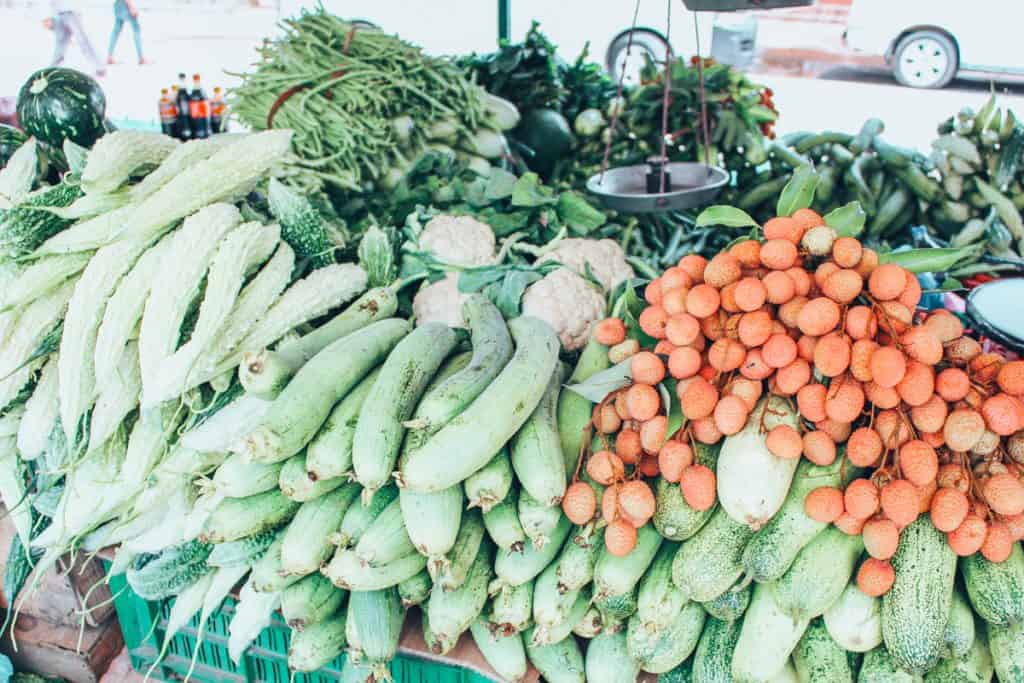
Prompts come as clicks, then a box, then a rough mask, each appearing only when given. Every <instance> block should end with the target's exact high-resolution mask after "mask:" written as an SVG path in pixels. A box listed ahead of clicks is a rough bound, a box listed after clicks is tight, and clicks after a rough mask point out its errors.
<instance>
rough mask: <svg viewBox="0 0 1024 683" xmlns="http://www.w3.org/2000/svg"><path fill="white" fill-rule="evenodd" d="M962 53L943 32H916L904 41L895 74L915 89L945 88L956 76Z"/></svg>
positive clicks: (894, 64)
mask: <svg viewBox="0 0 1024 683" xmlns="http://www.w3.org/2000/svg"><path fill="white" fill-rule="evenodd" d="M958 66H959V54H958V52H957V48H956V44H955V43H954V42H953V40H952V39H951V38H950V37H949V36H948V35H946V34H945V33H942V32H941V31H928V30H925V31H914V32H913V33H909V34H907V35H906V36H904V37H903V39H902V40H900V42H899V44H898V45H897V46H896V51H895V54H894V55H893V61H892V72H893V75H894V76H895V77H896V80H897V81H899V82H900V83H901V84H902V85H906V86H909V87H911V88H944V87H946V86H947V85H949V82H950V81H952V80H953V78H954V77H955V76H956V72H957V68H958Z"/></svg>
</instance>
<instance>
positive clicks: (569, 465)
mask: <svg viewBox="0 0 1024 683" xmlns="http://www.w3.org/2000/svg"><path fill="white" fill-rule="evenodd" d="M609 365H610V363H609V361H608V347H607V346H604V345H603V344H600V343H598V341H597V340H596V339H594V338H593V337H591V338H590V340H589V341H588V342H587V345H586V346H585V347H583V351H582V352H581V353H580V359H579V360H578V361H576V368H575V369H574V370H573V371H572V375H571V376H570V377H569V379H568V380H567V384H579V383H580V382H583V381H585V380H587V379H589V378H590V377H592V376H593V375H595V374H597V373H598V372H600V371H602V370H604V369H606V368H608V366H609ZM593 410H594V404H593V403H591V402H590V401H589V400H588V399H586V398H584V397H582V396H580V395H579V394H577V393H576V392H575V391H563V392H562V393H561V394H559V396H558V419H557V420H556V422H557V424H558V438H559V442H560V444H561V448H562V457H563V458H564V459H565V471H566V472H567V473H572V472H575V471H576V463H578V462H579V459H580V452H581V451H582V449H583V444H584V442H585V441H586V440H587V434H589V433H590V431H591V427H590V420H591V416H592V413H593Z"/></svg>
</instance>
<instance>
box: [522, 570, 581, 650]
mask: <svg viewBox="0 0 1024 683" xmlns="http://www.w3.org/2000/svg"><path fill="white" fill-rule="evenodd" d="M579 593H580V591H579V590H574V591H565V592H563V591H560V590H559V589H558V564H557V563H554V562H552V563H551V564H549V565H548V566H547V568H546V569H545V570H544V571H543V572H541V574H540V576H538V577H537V580H536V581H535V582H534V587H533V623H535V624H536V625H537V627H538V628H537V632H538V633H539V632H540V631H542V630H546V629H549V628H551V627H552V626H554V625H556V624H560V623H563V622H565V621H566V620H567V618H568V616H569V612H570V611H572V606H573V605H574V604H576V598H578V597H579ZM569 628H570V629H571V628H572V624H570V625H569Z"/></svg>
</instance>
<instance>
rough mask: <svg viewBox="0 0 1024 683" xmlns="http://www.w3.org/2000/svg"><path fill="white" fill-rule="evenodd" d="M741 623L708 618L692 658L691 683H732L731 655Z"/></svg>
mask: <svg viewBox="0 0 1024 683" xmlns="http://www.w3.org/2000/svg"><path fill="white" fill-rule="evenodd" d="M741 628H743V622H740V621H731V622H730V621H720V620H719V619H715V618H714V617H709V618H708V620H707V622H706V623H705V624H704V631H703V633H701V636H700V641H699V642H698V643H697V651H696V653H695V654H694V656H693V683H732V653H733V650H735V649H736V642H737V641H738V640H739V639H740V629H741Z"/></svg>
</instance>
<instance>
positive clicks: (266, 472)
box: [213, 453, 283, 498]
mask: <svg viewBox="0 0 1024 683" xmlns="http://www.w3.org/2000/svg"><path fill="white" fill-rule="evenodd" d="M282 466H283V465H282V463H272V464H269V465H263V464H260V463H256V462H248V461H246V459H245V458H243V457H242V456H241V455H240V454H238V453H235V454H233V455H230V456H228V459H227V460H225V461H224V462H222V463H221V464H220V466H219V467H218V468H217V471H216V472H214V473H213V488H214V490H215V491H217V493H219V494H221V495H223V496H225V497H227V498H245V497H246V496H254V495H256V494H257V493H263V492H264V491H270V490H273V489H275V488H277V482H278V477H279V476H280V474H281V467H282Z"/></svg>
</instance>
